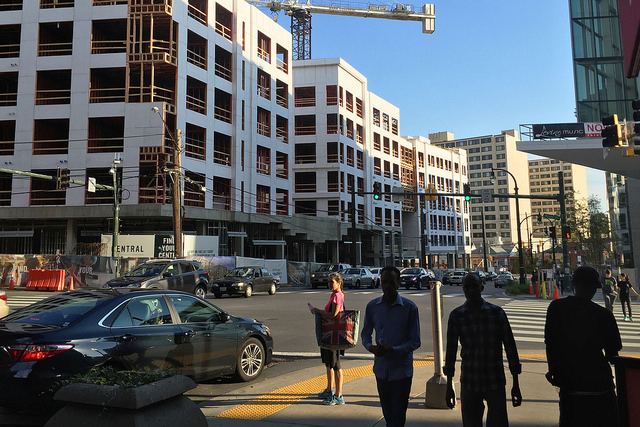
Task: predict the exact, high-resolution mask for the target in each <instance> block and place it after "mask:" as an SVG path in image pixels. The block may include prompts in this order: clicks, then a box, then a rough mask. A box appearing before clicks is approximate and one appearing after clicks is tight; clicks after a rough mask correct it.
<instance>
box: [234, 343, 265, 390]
mask: <svg viewBox="0 0 640 427" xmlns="http://www.w3.org/2000/svg"><path fill="white" fill-rule="evenodd" d="M264 361H265V354H264V347H263V346H262V343H261V342H260V341H259V340H257V339H256V338H249V339H248V340H247V341H246V342H245V343H244V344H243V345H242V348H241V349H240V352H239V353H238V359H237V360H236V375H237V376H238V378H240V379H241V380H242V381H251V380H254V379H256V378H257V377H258V375H260V372H262V368H264Z"/></svg>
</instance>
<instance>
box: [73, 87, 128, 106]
mask: <svg viewBox="0 0 640 427" xmlns="http://www.w3.org/2000/svg"><path fill="white" fill-rule="evenodd" d="M69 96H71V95H69ZM124 101H125V89H124V88H118V87H108V88H102V89H91V90H89V102H90V103H92V104H94V103H100V102H124ZM65 104H68V102H66V103H65Z"/></svg>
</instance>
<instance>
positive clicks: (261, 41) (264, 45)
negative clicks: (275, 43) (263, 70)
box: [258, 31, 271, 64]
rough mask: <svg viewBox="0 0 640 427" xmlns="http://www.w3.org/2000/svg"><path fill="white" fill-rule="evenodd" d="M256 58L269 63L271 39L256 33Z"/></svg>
mask: <svg viewBox="0 0 640 427" xmlns="http://www.w3.org/2000/svg"><path fill="white" fill-rule="evenodd" d="M258 58H260V59H263V60H264V61H266V62H268V63H269V64H270V63H271V39H270V38H269V37H267V36H265V35H264V34H262V33H261V32H260V31H258Z"/></svg>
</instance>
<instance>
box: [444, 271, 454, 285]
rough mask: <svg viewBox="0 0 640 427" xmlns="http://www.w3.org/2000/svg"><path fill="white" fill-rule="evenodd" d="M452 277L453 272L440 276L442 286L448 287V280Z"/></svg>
mask: <svg viewBox="0 0 640 427" xmlns="http://www.w3.org/2000/svg"><path fill="white" fill-rule="evenodd" d="M452 275H453V271H445V272H444V274H443V275H442V284H443V285H450V284H451V283H450V282H449V279H450V278H451V276H452Z"/></svg>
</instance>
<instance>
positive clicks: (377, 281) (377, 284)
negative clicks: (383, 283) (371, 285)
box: [376, 279, 380, 288]
mask: <svg viewBox="0 0 640 427" xmlns="http://www.w3.org/2000/svg"><path fill="white" fill-rule="evenodd" d="M379 287H380V279H378V280H376V288H379Z"/></svg>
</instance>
